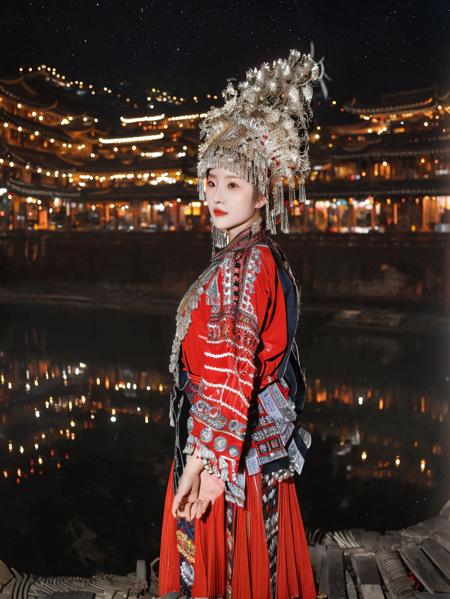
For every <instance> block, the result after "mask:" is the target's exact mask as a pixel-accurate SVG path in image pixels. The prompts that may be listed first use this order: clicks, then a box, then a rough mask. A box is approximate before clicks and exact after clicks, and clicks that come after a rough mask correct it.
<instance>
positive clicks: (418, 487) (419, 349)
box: [0, 305, 450, 576]
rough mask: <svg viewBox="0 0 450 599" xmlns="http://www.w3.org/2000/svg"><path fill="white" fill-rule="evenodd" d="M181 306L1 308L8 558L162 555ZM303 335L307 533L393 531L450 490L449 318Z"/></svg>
mask: <svg viewBox="0 0 450 599" xmlns="http://www.w3.org/2000/svg"><path fill="white" fill-rule="evenodd" d="M173 333H174V315H173V314H170V315H161V314H158V315H149V314H137V313H125V312H120V311H113V310H109V311H108V310H100V309H97V310H96V309H76V308H67V307H66V308H63V307H56V306H37V305H34V306H30V305H0V530H1V534H0V559H2V560H3V561H4V562H5V563H6V564H7V565H9V566H12V567H14V568H16V569H17V570H20V571H26V572H30V573H33V574H38V575H43V576H44V575H92V574H94V573H96V572H111V573H115V574H127V573H128V572H131V571H133V570H134V569H135V565H136V560H137V559H145V560H146V561H147V562H149V561H151V560H152V559H153V558H155V557H157V555H158V547H159V535H160V527H161V514H162V508H163V499H164V492H165V486H166V482H167V476H168V472H169V468H170V462H171V458H172V444H173V429H172V428H171V427H170V426H169V421H168V396H169V392H170V388H171V377H170V376H169V373H168V358H169V353H170V347H171V343H172V337H173ZM298 343H299V347H300V353H301V357H302V361H303V363H304V366H305V369H306V376H307V379H308V387H309V388H308V401H307V404H306V407H305V410H304V425H305V426H306V428H308V429H309V430H310V431H311V432H312V434H313V444H312V448H311V450H310V453H309V456H308V460H307V463H306V465H305V467H304V471H303V473H302V476H301V478H300V480H299V481H298V491H299V496H300V502H301V509H302V514H303V519H304V522H305V526H307V527H308V528H309V529H311V531H315V530H316V529H321V530H336V529H341V528H349V527H361V528H366V529H372V530H380V531H383V530H386V529H396V528H400V527H403V526H408V525H411V524H413V523H415V522H418V521H420V520H423V519H425V518H427V517H430V516H433V515H435V514H436V513H437V512H438V511H439V509H440V508H441V507H442V505H443V504H444V503H445V501H446V500H447V499H448V498H449V497H450V482H449V472H450V468H449V466H450V451H449V435H448V428H449V415H448V409H449V405H448V397H449V396H448V387H449V375H450V372H449V364H448V348H447V347H446V344H445V339H444V337H443V335H442V336H440V335H439V334H438V332H437V331H432V330H429V331H421V332H420V333H419V332H418V333H407V334H406V333H404V334H399V333H391V332H383V331H381V330H370V329H365V330H361V329H359V330H358V329H353V328H349V327H345V326H333V323H332V317H331V313H330V312H321V311H320V310H318V311H314V312H305V313H304V314H303V315H302V320H301V323H300V326H299V335H298Z"/></svg>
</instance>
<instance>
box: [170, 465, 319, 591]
mask: <svg viewBox="0 0 450 599" xmlns="http://www.w3.org/2000/svg"><path fill="white" fill-rule="evenodd" d="M173 471H174V464H173V463H172V467H171V470H170V474H169V481H168V484H167V491H166V498H165V504H164V513H163V524H162V531H161V548H160V559H159V596H160V597H162V596H163V595H164V594H165V593H168V592H170V591H178V592H181V581H180V553H179V549H178V544H177V520H176V519H175V518H174V517H173V516H172V514H171V508H172V502H173V497H174V492H173ZM245 476H246V501H245V506H244V507H243V508H240V507H238V506H236V505H235V504H232V505H233V522H234V524H233V553H232V555H233V558H232V569H231V575H230V571H229V565H228V547H229V539H227V534H226V533H227V530H226V525H225V495H224V494H222V495H221V496H220V497H219V498H218V499H217V500H216V501H215V503H214V505H213V506H211V509H210V510H209V511H207V512H206V513H205V514H204V515H203V517H202V518H199V519H198V520H197V519H195V529H194V546H195V549H194V554H195V557H194V556H193V557H194V559H193V561H194V563H193V568H194V582H193V585H192V589H191V597H193V598H194V597H195V598H208V599H222V598H226V597H232V599H294V598H295V599H297V598H302V599H315V597H316V589H315V584H314V577H313V572H312V567H311V562H310V559H309V553H308V546H307V543H306V537H305V531H304V528H303V522H302V517H301V513H300V506H299V502H298V496H297V492H296V489H295V483H294V479H293V478H290V479H287V480H283V481H282V482H280V483H277V484H278V508H277V511H278V539H277V542H278V544H277V550H276V575H275V580H276V590H275V596H274V597H273V595H272V588H271V584H270V567H269V552H268V548H267V541H266V532H265V524H264V516H263V501H262V493H261V474H255V475H252V476H248V475H247V473H246V474H245ZM230 585H231V588H227V586H228V587H230Z"/></svg>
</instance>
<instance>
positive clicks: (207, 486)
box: [194, 470, 225, 518]
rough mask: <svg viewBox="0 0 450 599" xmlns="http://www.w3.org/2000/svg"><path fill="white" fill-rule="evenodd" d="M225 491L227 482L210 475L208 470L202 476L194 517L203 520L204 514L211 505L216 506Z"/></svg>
mask: <svg viewBox="0 0 450 599" xmlns="http://www.w3.org/2000/svg"><path fill="white" fill-rule="evenodd" d="M224 490H225V482H224V481H223V480H222V479H221V478H218V477H217V476H216V475H215V474H209V472H207V471H206V470H203V472H202V473H201V475H200V490H199V494H198V499H197V501H196V502H195V503H194V506H196V507H195V510H194V516H195V517H196V518H201V517H202V516H203V514H204V513H205V512H206V510H207V509H208V507H209V504H210V503H211V504H212V505H214V502H215V501H216V499H217V498H218V497H220V495H222V493H223V492H224Z"/></svg>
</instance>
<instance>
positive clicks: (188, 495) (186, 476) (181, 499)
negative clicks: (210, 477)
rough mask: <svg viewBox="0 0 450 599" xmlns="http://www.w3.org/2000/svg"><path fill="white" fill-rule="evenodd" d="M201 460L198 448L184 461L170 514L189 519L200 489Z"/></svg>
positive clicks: (202, 465)
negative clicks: (184, 464)
mask: <svg viewBox="0 0 450 599" xmlns="http://www.w3.org/2000/svg"><path fill="white" fill-rule="evenodd" d="M204 467H205V466H204V464H203V460H202V459H201V457H200V454H199V452H198V450H195V452H194V453H193V454H192V455H190V456H189V457H188V459H187V461H186V466H185V467H184V470H183V474H182V475H181V478H180V481H179V483H178V489H177V492H176V494H175V497H174V498H173V503H172V516H173V517H174V518H177V517H178V518H186V519H187V520H191V519H192V516H191V511H192V509H193V504H194V502H195V501H196V500H197V499H198V493H199V490H200V473H201V472H202V471H203V470H204Z"/></svg>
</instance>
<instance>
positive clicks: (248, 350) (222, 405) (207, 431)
mask: <svg viewBox="0 0 450 599" xmlns="http://www.w3.org/2000/svg"><path fill="white" fill-rule="evenodd" d="M206 296H207V301H208V303H210V304H211V312H210V316H209V319H208V322H207V340H206V342H205V344H204V355H203V360H202V372H201V378H200V383H199V387H198V392H197V394H196V396H195V398H194V401H193V403H192V407H191V410H190V414H189V418H188V423H187V426H188V432H189V436H188V439H187V443H186V447H185V449H184V452H185V453H187V454H191V453H192V452H193V451H194V449H195V447H198V448H199V449H200V453H201V455H202V458H203V460H204V462H205V467H206V469H207V470H208V471H209V472H211V473H214V474H215V475H216V476H219V477H220V478H222V479H223V480H225V481H235V480H236V477H237V472H238V467H239V460H240V456H241V453H242V448H243V443H244V438H245V433H246V430H247V423H248V416H249V407H250V405H251V403H252V399H253V398H254V396H255V390H256V388H257V387H258V386H259V385H260V384H261V379H262V377H267V378H268V379H269V380H270V376H271V375H273V374H274V372H275V371H276V368H277V365H278V364H279V362H280V361H281V359H282V356H283V354H284V351H285V348H286V343H287V337H286V335H287V333H286V312H285V305H284V295H283V291H282V288H281V283H280V281H279V279H278V275H277V268H276V263H275V260H274V258H273V255H272V253H271V250H270V249H269V248H268V247H267V246H258V245H254V246H253V247H251V248H250V249H249V250H248V251H247V252H244V253H243V252H236V253H233V254H230V255H229V256H226V257H225V258H224V260H223V262H222V263H221V265H220V267H219V268H218V270H217V273H216V275H215V277H214V278H213V280H212V281H211V283H210V285H209V287H208V289H207V290H206ZM280 325H281V326H280ZM265 338H266V339H267V345H265V343H264V339H265Z"/></svg>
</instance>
